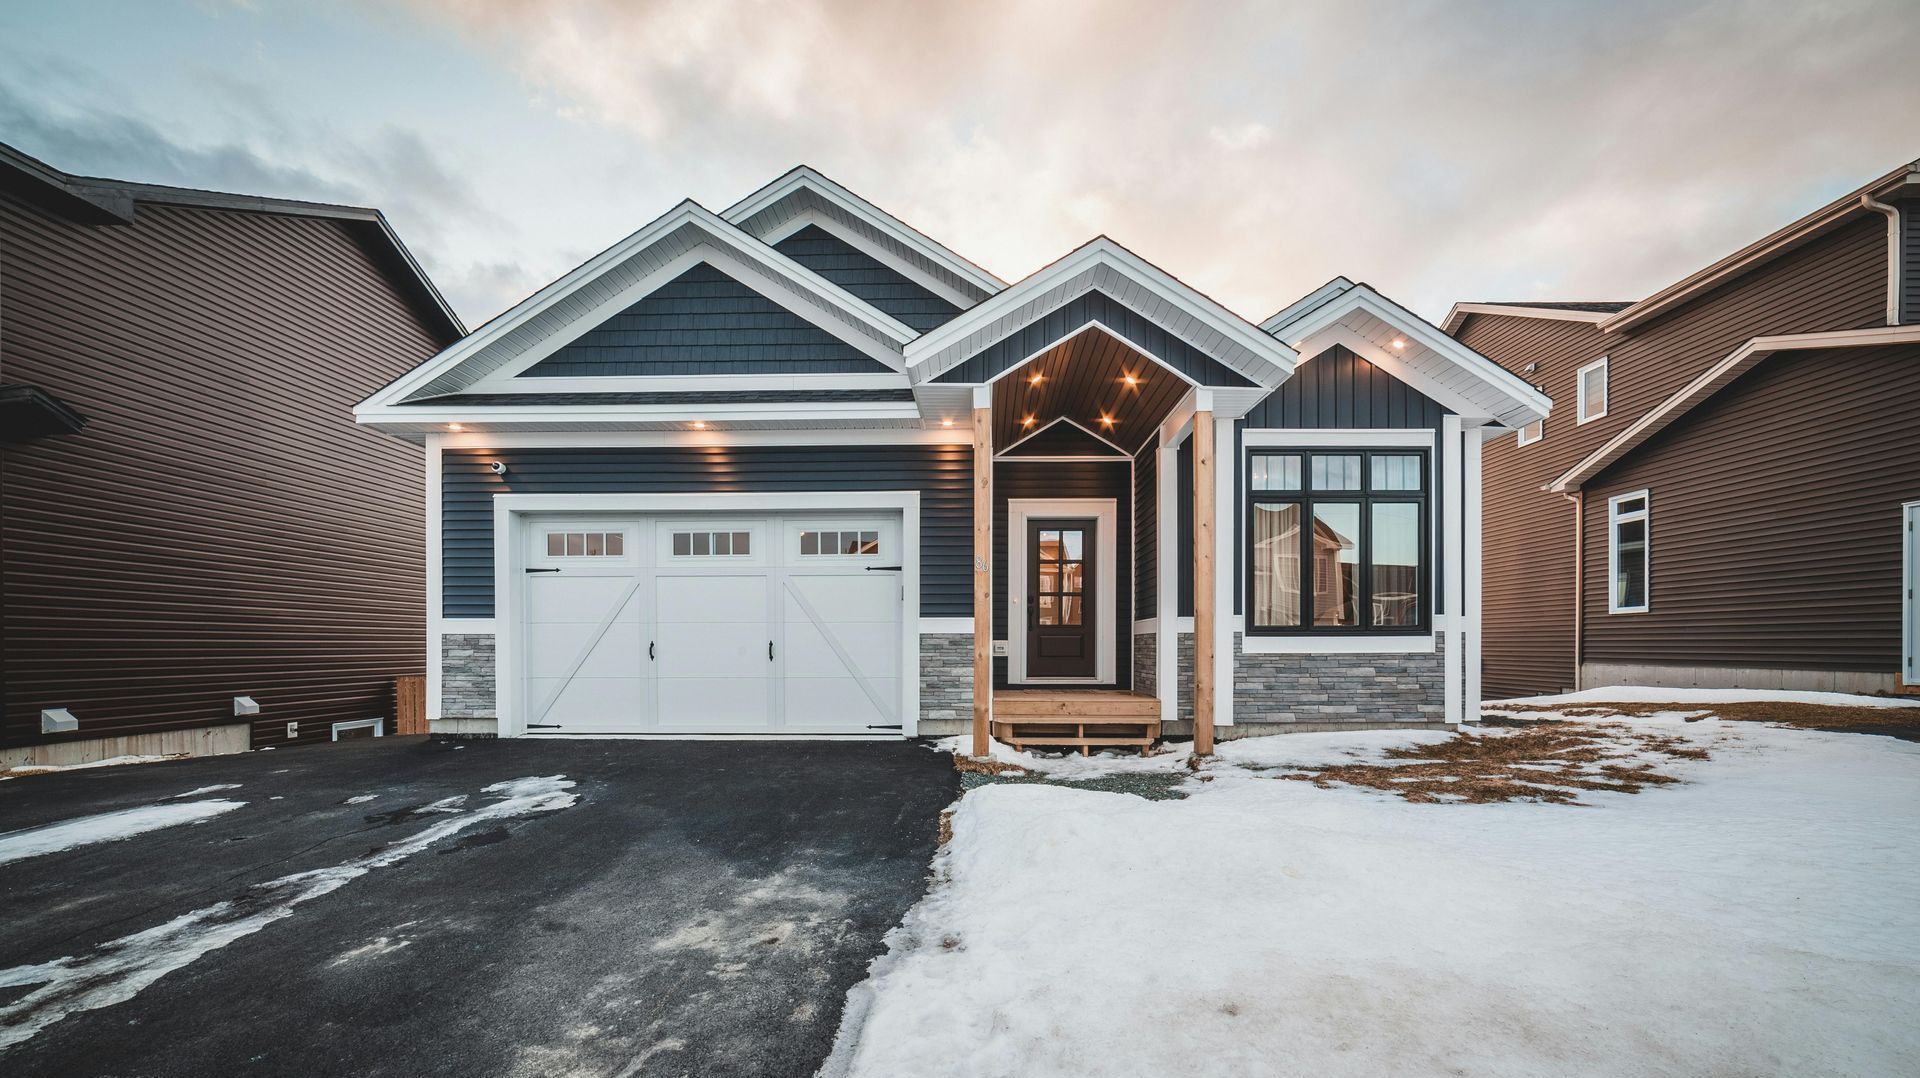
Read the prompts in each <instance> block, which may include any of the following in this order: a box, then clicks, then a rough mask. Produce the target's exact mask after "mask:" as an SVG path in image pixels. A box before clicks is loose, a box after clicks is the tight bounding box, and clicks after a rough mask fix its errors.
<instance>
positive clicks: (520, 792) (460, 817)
mask: <svg viewBox="0 0 1920 1078" xmlns="http://www.w3.org/2000/svg"><path fill="white" fill-rule="evenodd" d="M573 786H574V783H573V782H572V781H571V780H570V779H567V778H566V777H565V776H562V775H549V776H544V777H530V778H523V779H512V780H510V781H507V782H496V783H494V784H493V785H491V786H488V787H485V788H484V789H483V790H481V792H482V793H486V794H492V795H494V797H495V800H493V801H491V802H489V803H487V804H485V805H482V806H480V807H479V808H476V809H474V810H472V811H470V812H458V813H457V814H455V815H449V816H447V817H446V818H445V819H442V820H440V821H438V822H437V823H434V824H433V825H432V826H429V827H425V828H422V829H421V830H419V831H416V832H414V833H413V834H411V835H409V836H407V837H406V838H403V839H400V840H399V841H396V842H392V843H389V844H387V845H385V846H380V847H377V848H375V849H374V850H372V851H370V852H368V853H365V854H362V855H360V856H358V857H355V858H352V859H351V860H348V861H345V862H342V863H341V864H338V865H330V866H328V867H325V868H317V869H312V870H310V871H307V872H295V873H293V874H291V875H287V876H281V877H279V878H278V879H273V880H268V881H267V882H265V883H258V884H254V885H253V886H251V887H248V888H247V889H246V890H245V891H243V892H241V893H240V894H239V895H238V896H236V897H234V898H229V899H223V900H221V901H219V902H215V903H214V904H212V905H210V906H203V907H201V908H200V909H197V910H194V911H192V912H191V913H185V914H182V915H180V916H179V917H175V918H174V919H173V920H171V921H168V922H166V923H164V924H161V925H158V926H156V927H154V928H149V929H146V930H145V931H141V932H135V933H133V934H132V935H128V936H122V937H120V938H119V939H116V940H109V941H108V942H106V943H102V944H100V945H99V946H97V947H95V948H93V950H91V951H89V952H86V953H84V954H77V955H73V956H70V957H66V958H56V959H54V960H53V961H51V962H42V963H39V964H37V965H31V966H14V967H12V968H11V969H0V989H3V988H19V987H25V986H28V985H38V986H39V987H38V988H35V989H34V990H33V991H31V992H28V993H27V994H25V995H23V996H21V997H20V998H19V999H17V1000H15V1001H14V1002H12V1003H10V1004H7V1005H6V1006H0V1049H5V1048H7V1047H8V1046H10V1045H14V1044H19V1043H21V1042H22V1041H26V1040H29V1039H31V1038H32V1037H33V1036H34V1035H36V1034H38V1033H39V1032H40V1031H41V1030H43V1029H45V1028H47V1027H48V1026H50V1025H52V1024H53V1023H55V1022H58V1021H59V1020H61V1019H62V1018H65V1017H66V1016H67V1015H70V1014H74V1013H77V1012H80V1011H91V1010H96V1009H98V1008H101V1007H108V1006H112V1005H113V1004H115V1003H124V1002H126V1001H127V1000H130V999H132V998H133V997H134V996H136V995H138V994H139V993H140V992H141V991H142V990H143V989H145V988H146V987H147V986H148V985H150V984H152V983H153V982H155V981H157V980H159V979H160V978H162V977H164V976H166V975H167V974H169V973H171V972H173V971H174V970H177V969H180V968H181V967H183V966H186V965H188V964H190V963H192V962H194V961H196V960H197V959H199V958H200V957H201V956H202V955H205V954H208V953H209V952H212V951H215V950H218V949H219V948H221V947H225V946H226V945H227V944H229V943H232V942H233V941H234V940H237V939H241V938H243V937H245V936H250V935H252V934H253V933H255V932H258V931H260V930H261V929H263V928H265V927H267V926H268V925H270V924H272V923H274V922H275V921H278V920H280V919H282V918H284V917H289V916H292V914H293V912H294V908H295V907H296V906H299V905H301V904H302V903H306V902H311V901H313V900H314V899H316V898H320V897H322V896H323V895H328V894H332V893H333V892H334V891H337V890H339V889H340V888H342V887H345V886H346V885H347V884H349V883H352V882H353V881H354V880H357V879H359V878H360V877H361V876H364V875H366V874H367V873H369V872H372V871H373V870H374V869H376V868H385V867H387V866H388V865H393V864H397V863H399V862H401V861H404V860H406V859H407V858H409V857H412V856H413V855H414V854H416V853H419V852H420V851H422V850H424V849H426V848H427V847H429V846H432V845H433V844H434V843H436V842H439V841H441V840H442V839H445V838H450V837H452V836H453V835H456V834H458V833H460V832H461V831H464V830H466V829H468V828H470V827H473V826H474V825H475V824H480V823H485V822H488V821H490V820H503V819H509V818H512V817H516V816H532V815H537V814H540V813H546V812H557V811H559V810H561V809H564V808H568V807H570V806H572V805H573V804H574V803H575V802H576V801H578V800H579V795H577V794H574V793H572V792H571V790H572V788H573ZM450 800H451V799H449V801H450ZM442 804H445V802H442ZM236 807H237V806H236ZM389 944H390V941H389V940H387V939H384V938H383V939H381V940H378V941H376V945H377V946H388V945H389ZM399 946H404V944H400V945H399ZM388 949H393V948H392V947H390V946H389V947H388ZM4 995H5V993H0V997H4Z"/></svg>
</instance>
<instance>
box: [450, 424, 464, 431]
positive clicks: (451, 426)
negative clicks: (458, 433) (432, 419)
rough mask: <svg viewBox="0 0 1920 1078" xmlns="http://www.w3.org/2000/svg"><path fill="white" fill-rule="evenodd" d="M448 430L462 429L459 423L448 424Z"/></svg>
mask: <svg viewBox="0 0 1920 1078" xmlns="http://www.w3.org/2000/svg"><path fill="white" fill-rule="evenodd" d="M447 429H448V430H459V429H461V428H460V424H458V423H449V424H447Z"/></svg>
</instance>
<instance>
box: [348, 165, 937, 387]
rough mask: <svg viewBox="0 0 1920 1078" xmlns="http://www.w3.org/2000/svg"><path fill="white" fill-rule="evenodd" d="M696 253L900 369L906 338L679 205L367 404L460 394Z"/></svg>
mask: <svg viewBox="0 0 1920 1078" xmlns="http://www.w3.org/2000/svg"><path fill="white" fill-rule="evenodd" d="M703 250H704V251H706V252H711V253H713V254H714V255H715V256H716V258H718V259H720V260H724V261H725V262H726V263H728V265H727V266H726V267H725V268H726V269H727V270H728V271H729V272H741V271H744V272H746V273H747V275H748V279H747V280H745V281H743V282H742V283H744V284H746V285H748V286H749V287H752V288H754V289H756V290H759V291H764V292H765V293H766V294H767V295H768V297H769V298H772V299H776V300H779V301H781V302H783V303H787V304H791V305H792V309H793V310H794V311H795V313H796V314H800V315H802V316H803V317H805V318H807V319H808V320H809V321H812V322H814V323H815V324H816V325H819V326H821V327H822V328H826V329H828V331H829V332H832V333H834V335H835V336H838V337H840V338H841V339H842V340H845V341H847V342H848V343H849V344H852V345H854V346H855V347H856V348H859V349H860V350H861V351H862V352H864V353H866V354H868V355H870V356H872V357H873V358H875V359H876V360H878V361H879V362H881V363H883V364H886V365H888V366H891V367H894V368H895V369H899V368H900V366H901V362H902V361H901V360H900V359H899V358H898V353H899V351H900V348H901V346H902V345H903V344H905V343H906V342H907V341H908V340H911V339H912V338H913V336H914V332H913V330H911V329H909V328H908V327H907V326H905V325H902V324H901V323H900V322H899V321H897V320H895V319H893V318H891V317H889V316H887V315H885V314H883V313H881V312H880V311H878V310H876V309H875V308H874V307H872V306H871V305H869V304H867V303H866V302H865V301H863V300H860V299H858V298H856V297H854V296H853V295H851V294H850V293H848V292H847V291H845V290H844V289H842V288H840V287H839V286H838V285H835V284H833V283H832V282H830V281H828V280H826V279H825V278H824V277H821V276H819V275H818V274H816V273H814V272H813V271H811V270H808V269H806V268H805V267H804V266H801V265H799V264H798V263H796V262H794V261H793V260H792V259H790V258H787V257H786V256H784V255H782V254H780V253H779V252H778V251H775V250H774V249H773V248H771V247H769V246H767V245H766V244H764V243H762V242H760V241H759V240H758V239H755V238H754V237H752V236H750V235H748V234H746V233H744V232H741V231H740V230H739V229H737V228H735V227H733V226H732V225H730V224H728V223H727V222H725V221H723V220H721V219H720V218H719V217H717V216H715V215H714V214H713V213H712V212H711V211H709V210H707V209H705V208H704V207H702V206H699V205H698V204H696V203H693V202H682V203H681V204H680V205H678V206H676V207H674V208H673V209H672V210H670V211H668V212H667V213H665V214H663V215H662V216H661V217H659V218H657V219H655V220H654V221H653V222H651V223H650V224H648V225H646V226H645V227H643V228H641V229H640V230H639V231H637V232H635V233H633V234H632V235H630V236H628V237H627V238H626V239H624V240H621V241H620V242H619V243H617V244H615V245H613V246H612V247H609V248H608V249H607V250H605V251H602V252H601V253H600V254H598V255H595V256H594V257H593V258H591V259H589V260H587V261H586V262H585V263H583V264H581V265H580V266H578V267H577V268H575V269H574V270H573V271H572V272H570V273H568V274H567V275H566V276H564V277H561V278H560V279H559V280H557V281H555V282H553V283H552V284H550V285H548V286H547V287H545V288H543V289H541V290H540V291H538V292H536V293H534V294H533V295H532V296H529V297H527V298H526V299H525V300H522V301H521V302H520V303H519V304H517V305H515V306H514V307H513V308H512V309H511V310H508V311H507V312H505V313H504V314H501V315H499V316H498V317H496V318H494V319H493V320H492V321H489V322H488V323H487V324H486V325H484V326H481V327H480V328H479V329H477V330H475V331H474V332H472V333H470V334H468V335H467V336H466V337H463V338H461V339H460V340H459V341H457V342H455V343H454V344H453V345H451V346H450V347H448V348H446V349H445V350H443V351H442V352H441V353H440V354H439V355H437V356H435V357H434V358H432V359H430V360H428V361H427V362H426V363H423V364H421V365H420V366H419V367H416V368H415V369H414V370H412V371H410V372H408V373H407V374H405V375H403V376H401V377H400V378H399V379H397V380H395V381H394V382H392V383H390V384H388V385H387V386H386V387H385V388H383V389H381V390H380V391H379V392H378V393H376V394H374V395H373V396H372V397H370V398H368V400H367V401H366V402H365V406H368V407H382V406H386V405H392V404H396V403H399V402H400V401H404V400H407V399H410V398H416V397H430V396H439V395H443V394H447V393H454V392H458V391H460V390H462V389H465V388H468V387H469V386H471V385H473V384H474V383H475V382H477V381H479V380H480V379H481V378H483V377H485V376H486V375H488V374H491V373H493V372H494V371H496V370H499V369H500V368H502V367H505V366H507V365H509V364H511V363H513V362H514V360H515V359H517V358H520V357H522V356H524V355H525V354H526V353H528V352H530V351H532V350H534V349H537V348H540V347H543V346H547V347H548V350H549V351H550V350H551V347H552V346H553V342H554V341H555V340H556V338H558V339H559V340H560V343H565V342H566V341H568V340H572V339H574V338H575V337H577V336H578V335H579V334H580V333H584V332H586V331H587V330H588V329H591V328H592V326H593V325H597V324H599V322H598V320H597V319H599V318H601V316H603V315H605V314H606V313H607V312H606V311H605V308H606V307H607V305H608V304H609V303H610V302H611V301H614V300H616V299H618V298H619V297H621V296H622V295H623V294H626V293H628V292H630V291H631V290H632V289H633V288H634V287H635V286H636V285H639V284H641V283H643V282H646V281H647V280H648V278H649V277H652V276H654V275H656V274H658V273H659V272H660V271H662V270H663V269H665V268H667V267H669V266H672V265H675V264H677V263H685V262H688V261H689V257H690V256H693V255H695V254H696V253H698V252H701V251H703ZM693 260H696V261H697V260H699V259H698V258H694V259H693ZM662 283H664V282H662ZM633 298H636V299H637V298H638V297H633ZM589 323H591V324H589Z"/></svg>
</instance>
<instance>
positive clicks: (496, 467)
mask: <svg viewBox="0 0 1920 1078" xmlns="http://www.w3.org/2000/svg"><path fill="white" fill-rule="evenodd" d="M487 470H488V471H490V472H492V473H493V474H495V475H505V474H507V466H506V464H505V463H504V462H502V461H497V460H496V461H494V462H493V463H492V464H489V465H487Z"/></svg>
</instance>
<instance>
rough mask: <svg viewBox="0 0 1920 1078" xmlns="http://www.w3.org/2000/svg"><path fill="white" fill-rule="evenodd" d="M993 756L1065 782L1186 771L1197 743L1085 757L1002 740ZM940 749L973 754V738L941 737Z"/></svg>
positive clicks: (937, 744) (993, 744)
mask: <svg viewBox="0 0 1920 1078" xmlns="http://www.w3.org/2000/svg"><path fill="white" fill-rule="evenodd" d="M989 745H990V747H991V751H990V752H989V753H988V756H989V758H990V759H992V760H993V761H994V762H995V763H1000V764H1011V765H1013V766H1015V767H1019V768H1021V769H1023V770H1026V771H1031V772H1033V773H1034V774H1037V775H1045V776H1047V777H1048V778H1049V779H1054V780H1057V781H1061V782H1082V781H1085V780H1087V779H1097V778H1106V777H1107V776H1110V775H1142V774H1173V773H1184V772H1186V771H1187V770H1188V767H1187V764H1188V762H1189V761H1190V760H1191V759H1192V758H1193V746H1192V744H1191V743H1190V742H1184V741H1183V742H1179V743H1177V744H1170V745H1162V746H1161V747H1160V748H1159V749H1158V750H1156V751H1155V753H1154V754H1153V755H1151V756H1140V755H1137V754H1134V753H1126V752H1103V753H1095V754H1094V755H1092V756H1082V755H1080V751H1079V750H1078V749H1074V750H1072V751H1065V750H1055V749H1048V750H1043V751H1040V752H1035V751H1033V750H1031V749H1029V750H1026V751H1020V750H1017V749H1015V748H1014V747H1013V746H1012V745H1008V744H1005V743H1003V742H999V741H993V742H990V743H989ZM933 748H934V749H935V750H936V751H938V752H950V753H953V754H954V755H956V756H971V755H973V738H971V737H968V736H961V737H947V738H941V739H940V740H938V741H935V742H934V743H933Z"/></svg>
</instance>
